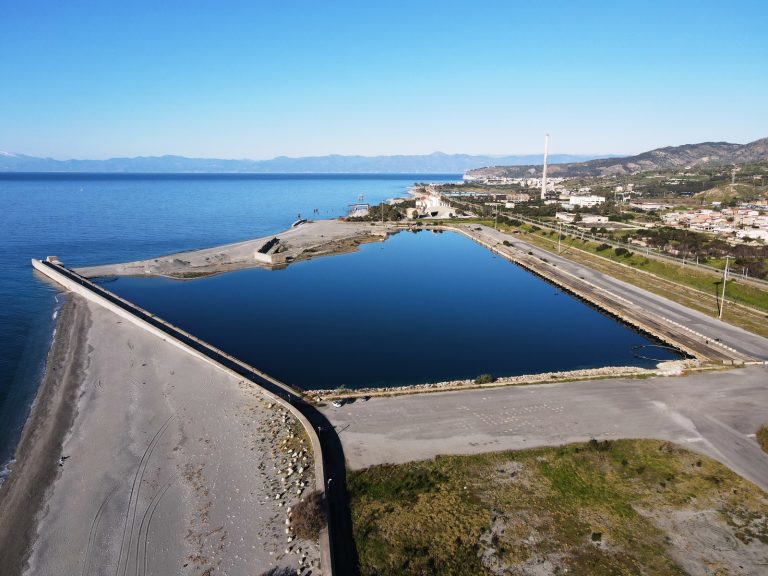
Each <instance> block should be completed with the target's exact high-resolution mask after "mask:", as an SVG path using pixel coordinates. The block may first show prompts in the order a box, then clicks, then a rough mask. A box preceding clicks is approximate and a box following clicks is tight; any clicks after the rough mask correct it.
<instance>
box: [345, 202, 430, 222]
mask: <svg viewBox="0 0 768 576" xmlns="http://www.w3.org/2000/svg"><path fill="white" fill-rule="evenodd" d="M415 207H416V200H405V201H403V202H399V203H397V204H375V205H372V206H371V207H370V208H369V209H368V214H367V215H365V216H354V217H350V218H349V220H351V221H353V222H381V213H382V210H383V211H384V220H385V221H386V222H397V221H399V220H403V219H405V217H406V210H407V209H408V208H415Z"/></svg>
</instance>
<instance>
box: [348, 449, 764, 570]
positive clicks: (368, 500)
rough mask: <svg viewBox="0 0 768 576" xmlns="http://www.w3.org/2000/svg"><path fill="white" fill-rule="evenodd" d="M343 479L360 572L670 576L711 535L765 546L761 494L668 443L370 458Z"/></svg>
mask: <svg viewBox="0 0 768 576" xmlns="http://www.w3.org/2000/svg"><path fill="white" fill-rule="evenodd" d="M348 489H349V496H350V505H351V511H352V521H353V530H354V535H355V539H356V542H357V549H358V554H359V557H360V569H361V574H363V575H373V574H376V575H382V576H385V575H389V574H392V575H395V574H397V575H409V574H436V575H457V576H458V575H462V576H463V575H473V574H478V575H480V574H491V573H494V572H495V573H499V572H504V573H528V571H532V569H533V568H534V567H539V568H541V567H542V563H544V562H546V563H548V571H549V572H550V573H554V574H565V573H566V572H567V573H569V574H627V575H629V574H646V575H649V576H650V575H665V576H666V575H673V574H685V573H686V572H685V571H684V570H683V568H682V567H681V566H680V565H678V564H677V562H676V561H675V558H680V557H681V556H682V557H685V558H687V557H689V556H690V557H691V558H697V557H698V554H699V552H701V553H704V552H706V551H705V550H698V549H697V547H699V548H700V547H702V546H704V544H703V542H705V541H706V542H707V544H706V547H707V548H710V546H714V547H717V546H718V545H719V544H720V542H717V541H716V539H717V538H718V537H719V538H727V539H728V544H727V545H728V546H731V545H733V543H735V544H736V545H737V546H741V545H743V544H747V543H750V542H759V543H760V542H761V543H762V544H766V545H768V521H767V519H768V503H766V499H765V494H764V493H762V492H761V491H760V490H759V489H758V488H756V487H755V486H754V485H752V484H750V483H748V482H746V481H745V480H743V479H741V478H740V477H738V476H737V475H736V474H734V473H733V472H731V471H729V470H728V469H727V468H725V467H724V466H722V465H721V464H719V463H717V462H714V461H713V460H710V459H707V458H704V457H702V456H699V455H696V454H693V453H692V452H688V451H686V450H684V449H682V448H680V447H677V446H675V445H673V444H671V443H668V442H659V441H650V440H645V441H643V440H641V441H635V440H631V441H630V440H620V441H602V442H598V441H596V440H593V441H591V442H589V443H587V444H574V445H569V446H564V447H559V448H542V449H535V450H526V451H520V452H500V453H494V454H485V455H477V456H455V457H454V456H451V457H437V458H435V459H433V460H429V461H424V462H414V463H409V464H404V465H400V466H394V465H382V466H374V467H371V468H368V469H365V470H361V471H356V472H350V473H349V476H348ZM697 514H698V516H697ZM697 517H698V518H702V519H703V520H702V521H701V525H700V526H699V525H696V526H693V525H692V524H691V523H689V522H681V523H677V524H676V523H675V522H674V521H672V520H673V519H674V518H679V519H683V518H697ZM675 526H681V527H682V528H680V529H679V531H678V532H673V531H674V530H675ZM691 529H693V530H694V531H696V532H698V534H697V536H698V537H697V538H691V537H690V536H691V534H689V533H688V531H689V530H691ZM724 533H726V534H729V535H728V536H723V534H724ZM672 536H674V538H672ZM710 537H711V538H715V540H712V541H710ZM676 547H677V548H676ZM725 547H726V544H725V543H723V548H725ZM676 553H677V554H676ZM710 553H711V552H710ZM735 556H736V557H738V551H737V552H736V554H735ZM725 561H726V562H727V561H728V560H727V559H726V560H725ZM739 563H742V560H739ZM732 568H734V569H736V567H735V566H734V567H732ZM492 569H493V570H492ZM526 569H527V570H526ZM700 571H701V572H703V571H704V569H703V567H702V569H701V570H700ZM723 573H730V571H728V570H726V571H725V572H723Z"/></svg>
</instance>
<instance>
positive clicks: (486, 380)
mask: <svg viewBox="0 0 768 576" xmlns="http://www.w3.org/2000/svg"><path fill="white" fill-rule="evenodd" d="M491 382H496V378H494V377H493V376H491V375H490V374H480V376H478V377H477V378H475V384H490V383H491Z"/></svg>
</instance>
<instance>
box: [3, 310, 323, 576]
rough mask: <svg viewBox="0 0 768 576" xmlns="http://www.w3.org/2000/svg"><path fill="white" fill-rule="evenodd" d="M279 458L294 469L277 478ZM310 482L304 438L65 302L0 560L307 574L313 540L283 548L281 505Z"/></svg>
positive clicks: (32, 568) (173, 353) (182, 356)
mask: <svg viewBox="0 0 768 576" xmlns="http://www.w3.org/2000/svg"><path fill="white" fill-rule="evenodd" d="M289 450H295V451H296V452H295V453H294V455H293V457H294V458H296V461H297V464H295V465H294V469H295V470H296V472H295V473H294V474H292V475H291V476H290V477H288V478H287V479H285V478H283V476H284V471H285V469H286V468H287V466H288V462H290V459H291V455H290V454H289V453H288V452H289ZM60 455H64V456H67V458H66V459H65V460H64V461H63V466H59V464H58V462H57V460H58V458H59V456H60ZM299 468H303V470H302V472H301V473H299V472H298V469H299ZM281 471H282V472H283V473H281ZM298 482H301V483H303V484H304V486H300V485H298V484H297V483H298ZM313 487H314V478H313V477H312V455H311V451H310V449H309V440H308V439H307V438H306V437H304V433H303V431H302V430H301V427H300V425H299V424H298V423H297V422H296V421H295V420H294V419H293V418H292V417H291V416H290V415H289V414H288V413H287V412H286V411H285V410H284V409H282V408H280V407H279V406H278V405H273V404H272V403H271V402H270V401H269V400H268V399H267V398H265V397H263V396H262V395H261V393H260V392H259V390H258V389H256V388H255V387H253V386H252V385H250V384H248V383H246V382H243V381H241V380H238V379H237V378H235V377H234V376H231V375H229V374H227V373H225V372H224V371H221V370H218V369H217V368H215V367H213V366H211V365H209V364H207V363H205V362H203V361H201V360H199V359H197V358H194V357H192V356H190V355H188V354H186V353H185V352H183V351H181V350H179V349H178V348H176V347H175V346H173V345H171V344H169V343H166V342H164V341H163V340H162V339H161V338H159V337H157V336H154V335H151V334H149V333H147V332H145V331H144V330H142V329H140V328H138V327H137V326H135V325H133V324H131V323H128V322H125V321H123V320H122V319H121V318H119V317H118V316H116V315H115V314H113V313H112V312H110V311H108V310H106V309H103V308H101V307H99V306H97V305H94V304H92V303H90V302H87V301H85V300H84V299H82V298H80V297H78V296H73V295H70V296H69V301H68V303H67V304H66V305H65V306H64V308H63V309H62V311H61V313H60V315H59V319H58V322H57V334H56V338H55V341H54V344H53V347H52V349H51V352H50V354H49V359H48V365H47V369H46V376H45V381H44V382H43V384H42V385H41V387H40V391H39V393H38V397H37V400H36V402H35V405H34V407H33V411H32V415H31V416H30V419H29V421H28V423H27V425H26V426H25V429H24V432H23V437H22V441H21V443H20V444H19V449H18V451H17V462H16V463H15V465H14V467H13V470H12V472H11V474H10V475H9V477H8V480H7V481H6V482H5V483H4V485H3V487H2V493H0V565H2V566H3V574H21V573H26V574H34V575H47V574H50V575H54V574H55V575H60V574H104V573H108V574H119V575H121V576H122V575H127V574H131V575H139V574H142V575H143V574H162V575H169V574H190V575H192V574H194V575H200V574H217V573H220V574H230V575H235V574H262V573H264V572H268V571H269V570H271V569H273V568H292V569H294V570H295V569H297V568H299V567H300V566H303V567H305V568H309V567H311V566H312V565H313V564H316V562H317V559H318V557H319V553H318V548H317V545H316V544H314V543H310V542H306V541H301V542H297V541H296V540H293V541H292V542H290V543H289V542H288V539H289V538H290V537H292V533H291V528H290V524H289V512H288V508H289V507H290V506H291V505H292V504H295V503H296V502H298V500H299V498H300V497H301V496H302V495H304V494H306V493H308V492H309V491H311V489H312V488H313ZM298 492H301V495H300V494H299V493H298ZM289 549H290V551H289V552H288V553H287V552H286V550H289ZM302 559H303V563H302V562H301V561H302ZM25 565H26V568H24V566H25ZM313 572H314V573H317V570H313Z"/></svg>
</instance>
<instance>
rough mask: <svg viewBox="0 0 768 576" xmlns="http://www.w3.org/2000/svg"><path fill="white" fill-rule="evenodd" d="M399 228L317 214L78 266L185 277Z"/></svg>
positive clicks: (108, 272) (332, 247) (270, 263)
mask: <svg viewBox="0 0 768 576" xmlns="http://www.w3.org/2000/svg"><path fill="white" fill-rule="evenodd" d="M399 229H400V228H398V227H396V226H394V225H391V224H389V223H388V224H385V225H384V226H382V225H381V224H379V223H371V222H347V221H344V220H340V219H334V220H315V221H309V222H305V223H304V224H301V225H300V226H297V227H295V228H289V229H287V230H284V231H282V232H279V233H277V234H273V235H270V236H265V237H262V238H254V239H251V240H245V241H243V242H236V243H233V244H224V245H221V246H212V247H209V248H202V249H200V250H189V251H186V252H177V253H174V254H166V255H164V256H158V257H157V258H150V259H147V260H137V261H134V262H122V263H115V264H103V265H98V266H85V267H80V268H74V271H75V272H77V273H78V274H80V275H82V276H84V277H86V278H95V277H101V276H165V277H168V278H173V279H177V280H185V279H194V278H202V277H205V276H212V275H214V274H220V273H223V272H233V271H236V270H244V269H248V268H272V269H275V268H284V267H286V266H288V265H289V264H291V263H294V262H300V261H302V260H310V259H312V258H317V257H319V256H331V255H336V254H344V253H348V252H353V251H355V250H357V247H358V246H359V245H360V244H365V243H369V242H381V241H383V240H385V239H386V238H387V237H388V236H389V235H390V234H393V233H395V232H397V231H398V230H399Z"/></svg>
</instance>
